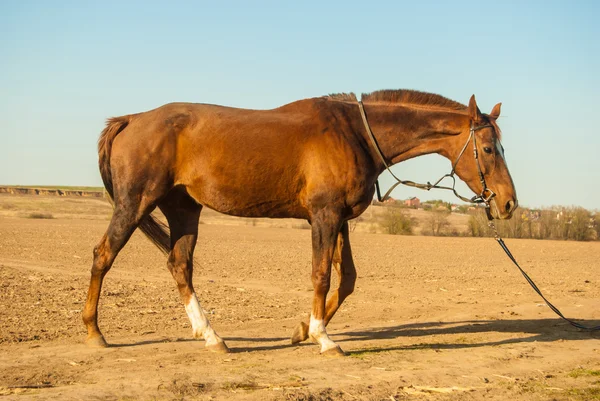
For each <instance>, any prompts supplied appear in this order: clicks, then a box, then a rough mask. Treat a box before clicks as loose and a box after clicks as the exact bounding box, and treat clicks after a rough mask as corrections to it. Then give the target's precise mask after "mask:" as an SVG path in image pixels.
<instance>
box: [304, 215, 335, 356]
mask: <svg viewBox="0 0 600 401" xmlns="http://www.w3.org/2000/svg"><path fill="white" fill-rule="evenodd" d="M341 224H342V219H341V217H340V216H339V215H338V214H336V213H332V212H329V211H325V210H322V211H319V212H318V213H316V214H315V215H313V216H312V218H311V226H312V248H313V261H312V266H313V268H312V283H313V288H314V297H313V303H312V311H311V315H310V323H309V325H308V336H309V337H310V339H311V340H313V341H314V342H315V343H317V344H319V345H320V346H321V354H329V355H344V353H343V352H342V350H341V348H340V347H339V346H338V345H337V344H336V343H334V342H333V341H332V340H331V339H330V338H329V336H328V335H327V331H326V330H325V300H326V298H327V293H328V292H329V285H330V280H331V261H332V259H333V252H334V250H335V246H336V242H337V237H338V233H339V231H340V227H341Z"/></svg>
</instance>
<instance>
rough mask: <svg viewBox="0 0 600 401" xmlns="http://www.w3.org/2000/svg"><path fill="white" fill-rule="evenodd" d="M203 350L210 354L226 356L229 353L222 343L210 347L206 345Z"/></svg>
mask: <svg viewBox="0 0 600 401" xmlns="http://www.w3.org/2000/svg"><path fill="white" fill-rule="evenodd" d="M205 348H206V349H207V350H209V351H210V352H217V353H220V354H227V353H229V352H231V351H229V347H227V345H226V344H225V342H224V341H221V342H218V343H215V344H210V345H208V344H207V345H206V346H205Z"/></svg>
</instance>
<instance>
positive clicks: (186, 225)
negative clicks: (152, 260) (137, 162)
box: [159, 191, 229, 352]
mask: <svg viewBox="0 0 600 401" xmlns="http://www.w3.org/2000/svg"><path fill="white" fill-rule="evenodd" d="M159 207H160V209H161V210H162V212H163V213H164V214H165V216H166V217H167V221H168V222H169V227H170V229H171V252H170V253H169V259H168V262H167V267H168V268H169V271H170V272H171V274H172V275H173V278H174V279H175V281H176V282H177V287H178V288H179V294H180V296H181V300H182V301H183V304H184V305H185V311H186V312H187V315H188V317H189V319H190V323H191V324H192V330H193V335H194V337H195V338H203V339H204V340H205V347H206V348H207V349H209V350H211V351H216V352H229V349H228V348H227V345H225V342H224V341H223V340H222V339H221V338H220V337H219V336H218V335H217V333H215V331H214V330H213V328H212V327H211V325H210V322H209V321H208V319H207V318H206V315H205V314H204V311H203V310H202V307H201V306H200V302H198V298H197V297H196V293H195V292H194V286H193V283H192V275H193V270H194V266H193V262H194V249H195V247H196V240H197V239H198V220H199V218H200V212H201V210H202V205H199V204H197V203H196V202H195V201H194V200H193V199H192V198H191V197H190V196H189V195H187V194H185V193H183V192H177V191H173V192H172V193H171V194H170V195H169V196H168V197H167V198H166V199H165V200H164V201H162V202H161V204H160V205H159Z"/></svg>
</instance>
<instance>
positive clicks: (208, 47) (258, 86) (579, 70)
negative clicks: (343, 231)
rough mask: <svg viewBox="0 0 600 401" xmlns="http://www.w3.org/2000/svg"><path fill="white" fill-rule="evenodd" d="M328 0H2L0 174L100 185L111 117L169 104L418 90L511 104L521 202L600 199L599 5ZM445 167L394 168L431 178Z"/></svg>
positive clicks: (274, 102)
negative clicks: (102, 144)
mask: <svg viewBox="0 0 600 401" xmlns="http://www.w3.org/2000/svg"><path fill="white" fill-rule="evenodd" d="M323 3H325V2H316V1H304V2H294V3H292V2H281V1H277V2H275V1H273V2H254V3H253V4H250V2H214V1H212V2H206V3H205V2H201V1H193V2H192V1H190V2H183V1H171V2H153V1H147V2H141V1H140V2H137V1H126V2H117V1H103V2H91V1H72V2H70V1H55V2H46V1H19V2H8V1H5V2H1V3H0V93H1V95H0V121H1V122H2V127H1V128H0V152H1V158H0V184H31V185H33V184H38V185H44V184H45V185H50V184H62V185H100V183H101V180H100V176H99V174H98V169H97V153H96V141H97V138H98V135H99V133H100V131H101V130H102V128H103V126H104V120H105V119H106V118H107V117H109V116H115V115H122V114H129V113H134V112H139V111H143V110H148V109H152V108H154V107H157V106H160V105H162V104H164V103H168V102H172V101H189V102H201V103H217V104H224V105H232V106H238V107H248V108H272V107H277V106H280V105H282V104H285V103H288V102H291V101H294V100H297V99H302V98H306V97H314V96H320V95H324V94H328V93H333V92H349V91H354V92H356V93H360V92H369V91H373V90H377V89H397V88H410V89H419V90H424V91H430V92H435V93H439V94H441V95H444V96H447V97H449V98H452V99H454V100H457V101H460V102H462V103H467V102H468V99H469V96H470V95H471V94H473V93H474V94H475V95H476V96H477V100H478V103H479V105H480V108H481V109H482V110H483V111H485V112H489V111H490V110H491V108H492V107H493V105H494V104H495V103H497V102H502V103H503V108H502V115H503V117H502V118H501V119H500V120H499V123H500V126H501V128H502V130H503V133H504V147H505V149H506V157H507V160H508V164H509V168H510V170H511V173H512V175H513V179H514V181H515V185H516V186H517V191H518V195H519V200H520V203H521V204H522V205H528V206H535V207H538V206H550V205H581V206H584V207H587V208H590V209H600V185H598V183H600V157H599V151H600V130H599V129H598V128H597V127H598V121H597V120H598V119H597V118H596V116H597V115H598V108H599V107H600V101H599V99H600V97H599V96H600V77H599V74H598V71H600V24H598V23H597V19H598V17H599V16H600V3H598V2H593V1H589V2H586V1H578V2H564V1H563V2H558V1H505V2H483V1H466V2H446V1H419V2H416V1H411V2H404V1H389V2H364V1H360V2H353V1H344V2H328V3H327V4H323ZM449 166H450V163H449V162H448V161H446V160H445V159H442V158H441V157H438V156H425V157H422V158H419V159H415V160H411V161H408V162H405V163H402V164H399V165H397V166H395V167H394V168H393V170H394V172H395V173H396V174H397V175H399V176H401V177H403V178H407V179H412V180H421V181H427V180H434V179H435V178H437V177H438V176H440V175H442V174H443V173H445V172H447V170H449ZM391 183H392V180H391V178H390V177H389V176H387V173H385V174H383V175H382V186H383V187H387V186H388V185H390V184H391ZM463 188H465V187H463ZM464 192H468V190H466V189H465V190H464ZM393 196H394V197H396V198H406V197H409V196H419V197H420V198H421V199H435V198H444V199H447V200H450V199H452V198H451V197H450V196H448V195H442V194H440V193H424V192H422V191H419V190H416V189H411V188H398V189H396V190H395V192H394V194H393Z"/></svg>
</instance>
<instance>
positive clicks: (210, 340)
mask: <svg viewBox="0 0 600 401" xmlns="http://www.w3.org/2000/svg"><path fill="white" fill-rule="evenodd" d="M185 311H186V312H187V315H188V317H189V318H190V323H191V324H192V332H193V333H194V337H195V338H203V339H204V341H206V343H205V346H208V345H214V344H217V343H220V342H223V340H221V338H220V337H219V336H218V335H217V333H215V331H214V330H213V328H212V327H211V326H210V322H209V321H208V319H207V318H206V315H205V314H204V311H203V310H202V307H201V306H200V302H198V298H197V297H196V294H195V293H194V294H192V296H191V297H190V300H189V301H188V303H187V305H185Z"/></svg>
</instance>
